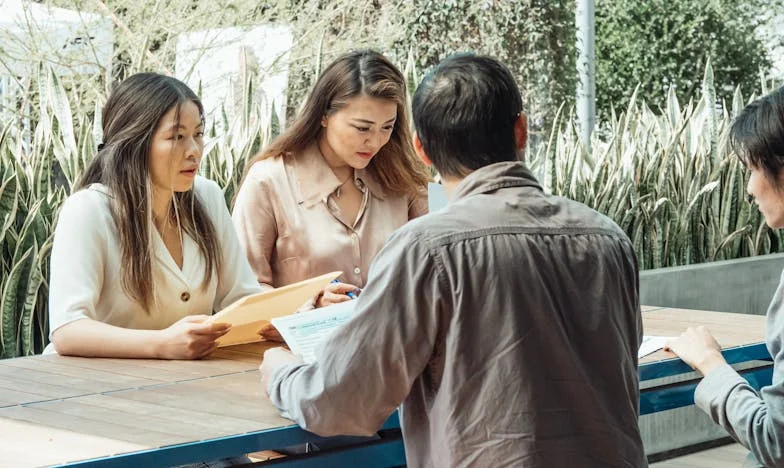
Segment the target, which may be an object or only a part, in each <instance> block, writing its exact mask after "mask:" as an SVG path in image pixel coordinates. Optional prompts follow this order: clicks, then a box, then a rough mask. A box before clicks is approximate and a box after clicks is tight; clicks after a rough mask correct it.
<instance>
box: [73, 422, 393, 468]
mask: <svg viewBox="0 0 784 468" xmlns="http://www.w3.org/2000/svg"><path fill="white" fill-rule="evenodd" d="M399 428H400V421H399V419H398V414H397V412H395V413H394V414H392V416H390V417H389V419H387V421H386V422H385V423H384V425H383V426H382V429H381V434H382V438H381V439H379V440H374V441H370V442H361V443H357V444H353V445H348V446H346V447H338V448H334V449H330V450H326V451H320V452H313V453H312V454H307V455H301V456H299V455H297V456H292V457H286V458H281V459H278V460H276V461H273V462H271V463H270V464H274V465H276V466H279V465H281V466H286V467H298V468H299V467H302V468H310V467H314V468H316V467H318V468H322V467H323V468H330V467H336V468H337V467H345V466H373V467H395V466H401V465H405V463H406V456H405V450H404V448H403V440H402V437H401V435H400V431H399ZM322 439H323V438H321V437H318V436H316V435H314V434H312V433H310V432H307V431H305V430H302V429H301V428H299V427H298V426H295V425H292V426H288V427H283V428H275V429H268V430H263V431H254V432H249V433H246V434H239V435H232V436H228V437H221V438H216V439H209V440H200V441H194V442H191V443H187V444H177V445H171V446H168V447H159V448H155V449H149V450H143V451H139V452H132V453H126V454H120V455H116V456H110V457H101V458H96V459H93V460H85V461H80V462H75V463H68V464H66V465H61V466H66V467H69V468H74V467H78V468H98V467H100V468H126V467H138V466H151V467H152V466H176V465H181V464H186V463H194V462H198V461H202V460H214V459H220V458H230V457H236V456H238V455H240V454H244V453H251V452H254V451H260V450H270V449H276V448H277V449H280V448H283V447H289V446H292V445H297V444H304V443H306V442H317V441H318V440H322Z"/></svg>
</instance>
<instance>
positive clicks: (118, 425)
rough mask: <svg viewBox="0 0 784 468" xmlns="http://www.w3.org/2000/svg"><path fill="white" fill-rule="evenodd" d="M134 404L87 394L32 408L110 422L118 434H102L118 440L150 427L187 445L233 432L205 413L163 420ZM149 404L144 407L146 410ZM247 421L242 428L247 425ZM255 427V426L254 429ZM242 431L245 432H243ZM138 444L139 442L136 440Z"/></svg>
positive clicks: (151, 440) (152, 441) (157, 440)
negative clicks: (125, 435)
mask: <svg viewBox="0 0 784 468" xmlns="http://www.w3.org/2000/svg"><path fill="white" fill-rule="evenodd" d="M134 403H135V402H132V401H129V400H123V399H119V398H114V399H113V398H112V397H109V396H104V395H88V396H86V397H81V398H72V399H69V400H56V401H51V402H45V403H41V404H36V405H31V406H30V407H34V408H36V409H41V410H46V411H51V412H54V413H57V414H58V415H60V417H61V418H79V419H85V420H89V421H112V423H113V426H112V428H113V429H114V430H116V431H118V432H102V435H104V436H106V437H109V438H112V439H120V440H122V438H123V437H124V434H125V432H126V431H127V429H128V428H131V429H132V430H134V431H138V432H146V431H148V430H149V429H151V428H154V429H155V432H156V433H157V434H165V435H166V436H167V442H168V443H173V442H180V443H183V442H189V441H193V440H202V439H212V438H215V437H222V436H227V435H231V434H233V433H235V432H234V431H233V430H225V429H217V428H215V427H214V426H211V425H209V424H204V422H205V421H209V420H211V419H213V418H205V417H204V414H201V415H200V416H198V417H196V416H194V415H193V414H189V412H188V411H183V410H181V411H178V412H174V411H169V413H175V414H173V415H171V414H170V416H171V417H168V418H167V417H162V416H161V415H160V414H155V413H154V412H150V411H142V412H138V413H137V412H134V410H140V409H142V407H143V406H144V405H142V404H138V403H136V404H134ZM150 406H152V405H147V407H148V408H145V409H149V407H150ZM177 413H178V414H177ZM247 425H248V424H247V422H246V423H245V426H247ZM255 427H257V425H254V428H255ZM243 432H245V431H243ZM137 441H138V440H137ZM160 441H161V439H160V437H159V436H157V435H156V436H151V437H150V438H149V439H145V440H144V443H147V444H150V445H155V444H159V443H160Z"/></svg>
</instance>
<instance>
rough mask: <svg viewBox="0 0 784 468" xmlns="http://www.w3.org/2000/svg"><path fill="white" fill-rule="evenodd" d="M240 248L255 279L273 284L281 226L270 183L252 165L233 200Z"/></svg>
mask: <svg viewBox="0 0 784 468" xmlns="http://www.w3.org/2000/svg"><path fill="white" fill-rule="evenodd" d="M231 218H232V220H233V221H234V227H235V228H236V233H237V236H239V244H240V248H241V249H242V250H243V251H244V254H245V257H246V258H247V261H248V262H249V263H250V267H251V269H252V270H253V272H254V273H255V275H256V280H257V281H258V283H259V284H260V285H262V286H268V287H272V267H271V265H270V261H271V259H272V251H273V249H274V247H275V241H276V240H277V237H278V227H277V222H276V220H275V215H274V213H273V209H272V200H271V199H270V193H269V186H268V184H267V183H266V182H265V181H264V180H261V179H260V178H258V177H257V176H256V175H255V173H254V171H253V169H251V172H250V173H249V174H248V176H247V177H246V178H245V181H244V182H243V183H242V185H241V186H240V189H239V191H238V192H237V198H236V200H235V201H234V211H233V212H232V216H231Z"/></svg>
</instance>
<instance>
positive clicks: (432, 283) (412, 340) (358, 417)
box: [268, 235, 441, 436]
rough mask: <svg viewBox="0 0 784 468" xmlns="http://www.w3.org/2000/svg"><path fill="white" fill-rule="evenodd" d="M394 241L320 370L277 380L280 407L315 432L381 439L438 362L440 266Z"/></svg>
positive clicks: (288, 372)
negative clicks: (428, 367) (378, 434)
mask: <svg viewBox="0 0 784 468" xmlns="http://www.w3.org/2000/svg"><path fill="white" fill-rule="evenodd" d="M394 237H395V239H394V240H392V241H390V242H389V244H387V246H386V247H385V248H384V249H382V251H381V252H380V253H379V255H378V257H377V259H376V260H375V262H374V263H373V266H372V268H371V272H370V274H371V276H372V277H373V278H374V280H373V281H372V282H370V283H369V284H368V286H367V287H366V288H365V289H364V290H363V291H362V294H361V295H360V296H359V298H358V299H357V301H358V303H357V305H356V307H357V316H356V317H354V318H353V319H352V320H351V321H350V322H349V323H347V324H346V325H345V326H343V327H341V328H340V329H338V330H337V331H336V333H335V334H334V335H332V336H331V337H330V338H329V339H328V340H327V341H326V342H325V343H324V345H323V347H322V349H321V350H320V351H319V352H318V356H319V357H318V360H317V361H316V362H314V363H313V364H308V365H298V366H288V367H285V368H282V369H280V370H278V371H277V372H276V373H275V374H274V375H273V376H272V378H271V379H270V384H269V387H268V390H269V393H270V398H271V400H272V402H273V403H274V404H275V406H277V407H278V408H279V409H280V410H281V413H282V415H283V416H284V417H287V418H290V419H293V420H294V421H296V422H297V423H298V424H299V425H300V426H302V427H303V428H305V429H307V430H309V431H311V432H314V433H316V434H319V435H323V436H330V435H339V434H343V435H372V434H374V433H375V432H376V431H378V429H379V428H380V427H381V425H382V424H383V423H384V421H385V420H386V418H387V417H389V415H390V414H391V413H392V412H394V410H395V409H396V408H397V406H398V405H399V404H400V403H401V402H402V401H403V400H404V399H405V397H406V395H408V393H409V390H410V389H411V386H412V384H413V382H414V380H416V379H417V378H418V377H419V376H420V375H421V374H422V371H423V370H424V368H425V366H426V365H427V363H428V361H429V360H430V358H431V355H432V353H433V344H434V341H435V335H436V327H437V323H436V322H437V321H436V320H435V310H434V307H433V306H431V304H434V303H437V302H438V301H439V299H438V298H439V297H440V296H441V293H440V292H439V291H437V289H438V286H437V285H438V281H437V280H436V279H435V278H434V274H435V273H434V268H433V263H432V262H431V261H428V260H427V258H426V257H427V254H426V253H425V252H423V251H424V249H423V248H421V244H417V243H416V242H415V241H414V240H413V238H412V237H413V236H410V235H409V236H405V237H404V236H400V235H396V236H394ZM401 237H404V238H401ZM406 237H407V238H406ZM402 278H405V281H401V279H402Z"/></svg>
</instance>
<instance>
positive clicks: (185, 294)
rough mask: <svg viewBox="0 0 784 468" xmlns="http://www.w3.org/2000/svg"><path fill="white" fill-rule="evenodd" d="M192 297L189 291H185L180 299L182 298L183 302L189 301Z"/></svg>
mask: <svg viewBox="0 0 784 468" xmlns="http://www.w3.org/2000/svg"><path fill="white" fill-rule="evenodd" d="M190 298H191V295H190V293H189V292H188V291H185V292H184V293H182V294H180V299H182V302H188V299H190Z"/></svg>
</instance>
